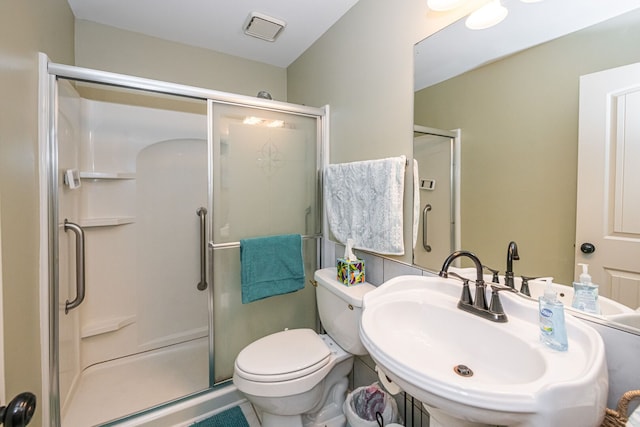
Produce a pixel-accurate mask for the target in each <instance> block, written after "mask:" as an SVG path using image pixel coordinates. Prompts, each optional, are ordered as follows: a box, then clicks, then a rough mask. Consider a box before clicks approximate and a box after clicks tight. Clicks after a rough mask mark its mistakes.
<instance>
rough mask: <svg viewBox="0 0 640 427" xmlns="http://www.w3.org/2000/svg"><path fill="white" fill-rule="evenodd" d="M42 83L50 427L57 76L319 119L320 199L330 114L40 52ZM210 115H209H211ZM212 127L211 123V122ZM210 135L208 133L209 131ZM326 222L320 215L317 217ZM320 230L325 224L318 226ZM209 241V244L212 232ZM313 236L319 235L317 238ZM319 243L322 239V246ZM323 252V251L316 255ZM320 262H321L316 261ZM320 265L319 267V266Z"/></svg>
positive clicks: (54, 413) (43, 283) (43, 280)
mask: <svg viewBox="0 0 640 427" xmlns="http://www.w3.org/2000/svg"><path fill="white" fill-rule="evenodd" d="M39 62H40V77H39V78H40V84H39V99H40V102H39V137H38V139H39V147H40V156H39V170H40V172H41V173H40V177H39V188H40V227H41V232H40V247H41V249H40V298H41V303H40V305H41V313H42V314H41V318H42V320H41V343H42V351H41V357H42V380H43V381H42V383H43V384H42V386H43V390H42V400H43V402H48V404H46V403H45V404H43V405H42V406H41V410H42V413H43V423H44V424H45V425H50V426H52V427H56V426H60V423H61V414H60V395H59V363H60V360H59V346H58V339H59V331H58V323H59V318H58V317H59V316H58V308H59V307H58V297H59V293H58V286H59V283H58V275H59V271H58V266H57V260H58V253H57V251H58V249H57V248H58V227H57V224H58V222H59V218H58V199H57V191H58V184H59V182H58V181H59V179H58V176H57V168H58V159H57V135H56V129H57V124H56V110H57V107H58V106H57V89H56V88H57V84H56V81H57V79H58V78H64V79H68V80H75V81H82V82H90V83H97V84H104V85H107V86H115V87H122V88H128V89H136V90H142V91H148V92H153V93H157V94H167V95H175V96H181V97H186V98H192V99H199V100H203V101H207V100H213V101H215V102H217V103H222V104H231V105H237V106H248V107H251V108H258V109H263V110H269V111H277V112H285V113H291V114H295V115H306V116H313V117H316V118H317V120H318V126H317V137H318V138H317V141H318V142H317V159H318V161H317V171H316V175H317V176H318V188H319V189H320V190H319V193H318V194H319V195H321V194H322V191H321V185H322V184H321V179H320V176H321V173H320V171H321V169H322V167H323V165H325V164H326V163H327V161H328V110H329V107H328V106H325V107H322V108H314V107H306V106H300V105H293V104H288V103H284V102H278V101H272V100H267V99H261V98H254V97H250V96H244V95H236V94H229V93H225V92H220V91H215V90H210V89H205V88H199V87H193V86H187V85H180V84H174V83H168V82H163V81H158V80H152V79H144V78H138V77H133V76H128V75H123V74H117V73H109V72H103V71H97V70H92V69H87V68H81V67H75V66H69V65H63V64H56V63H52V62H50V61H49V59H48V58H47V56H46V55H45V54H42V53H41V54H40V56H39ZM210 114H211V113H210V112H209V115H210ZM209 126H211V121H209ZM209 134H210V132H209ZM208 139H209V140H208V143H207V146H208V155H209V158H211V152H212V147H211V145H212V143H211V137H210V136H209V138H208ZM212 174H213V171H212V166H211V162H209V167H208V180H209V184H208V188H209V190H208V205H209V206H211V204H212V203H213V198H212V189H211V179H212ZM317 206H318V209H320V212H321V209H322V204H321V200H318V204H317ZM317 218H322V215H321V214H319V215H317ZM211 221H212V220H211V217H210V215H208V216H207V217H206V219H205V218H204V217H203V218H202V223H203V225H204V224H205V223H206V226H207V229H208V230H211ZM319 226H320V227H321V226H322V224H320V225H319ZM207 234H209V236H208V239H207V240H211V236H210V231H209V232H208V233H207ZM314 237H315V236H314ZM319 247H320V243H319V241H318V248H319ZM318 254H320V251H318ZM208 261H209V266H208V268H207V269H206V272H205V273H206V274H204V275H203V277H202V278H203V281H204V282H205V283H208V284H209V286H208V287H207V289H206V291H207V292H208V293H209V294H208V296H209V298H208V301H209V307H208V310H209V385H210V387H213V386H214V384H215V379H214V360H213V354H214V342H213V335H214V325H213V323H214V322H213V310H214V304H213V298H212V295H213V291H212V289H213V287H214V285H215V284H214V283H213V282H212V281H213V274H212V271H211V267H210V266H211V260H210V257H208ZM318 262H319V260H318ZM318 265H319V264H318Z"/></svg>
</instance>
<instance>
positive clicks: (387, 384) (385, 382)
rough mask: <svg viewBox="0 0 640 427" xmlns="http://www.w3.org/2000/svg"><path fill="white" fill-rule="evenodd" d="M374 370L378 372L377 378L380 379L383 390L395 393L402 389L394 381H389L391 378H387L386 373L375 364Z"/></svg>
mask: <svg viewBox="0 0 640 427" xmlns="http://www.w3.org/2000/svg"><path fill="white" fill-rule="evenodd" d="M376 372H377V373H378V379H379V380H380V384H382V386H383V387H384V388H385V390H387V391H388V392H389V393H390V394H394V395H395V394H398V393H400V392H401V391H402V390H401V389H400V387H398V385H397V384H396V383H394V382H393V381H391V379H389V377H387V375H386V374H385V373H384V372H383V371H382V369H380V368H378V366H377V365H376Z"/></svg>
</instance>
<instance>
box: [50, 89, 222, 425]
mask: <svg viewBox="0 0 640 427" xmlns="http://www.w3.org/2000/svg"><path fill="white" fill-rule="evenodd" d="M58 87H59V91H58V93H59V102H58V106H59V108H58V112H57V113H58V114H57V117H58V120H57V123H58V129H57V135H58V138H57V158H58V166H57V176H58V177H59V178H60V179H58V192H57V204H58V209H57V213H58V215H57V223H58V227H59V228H58V241H59V246H58V248H59V249H58V252H59V259H60V263H59V266H60V268H59V275H58V276H59V279H58V280H59V289H60V292H59V304H58V306H59V312H58V318H59V337H60V340H59V355H60V369H59V370H60V385H59V390H60V406H61V420H62V425H63V426H65V427H74V426H78V427H84V426H88V425H96V424H100V423H103V422H106V421H109V420H112V419H115V418H120V417H123V416H126V415H129V414H132V413H135V412H138V411H141V410H143V409H147V408H149V407H153V406H157V405H160V404H163V403H166V402H169V401H172V400H175V399H177V398H181V397H184V396H186V395H189V394H192V393H195V392H198V391H201V390H205V389H207V388H208V387H209V385H210V381H209V376H210V375H209V359H210V358H209V354H210V352H209V335H210V334H209V323H210V322H209V310H208V308H209V301H210V299H211V294H210V292H211V290H210V289H209V287H208V286H205V284H206V282H207V280H208V278H207V277H204V278H203V277H202V273H203V272H206V265H203V264H201V263H202V262H206V259H203V257H202V256H201V252H202V248H203V245H205V244H206V241H205V240H204V239H203V234H204V229H203V227H204V226H205V225H206V224H205V220H206V217H205V216H204V215H206V212H207V208H208V206H209V200H208V194H209V190H208V145H207V123H206V114H204V113H205V109H206V105H205V103H204V101H199V102H194V101H185V100H181V99H178V98H175V99H174V98H171V97H166V96H161V97H160V96H155V95H150V94H146V93H144V92H138V91H131V90H127V91H125V90H122V89H118V90H117V91H111V90H107V89H105V88H104V87H100V86H96V85H89V86H87V85H76V86H75V88H74V86H73V85H72V84H70V82H68V81H64V80H59V81H58ZM94 98H98V99H94ZM185 110H187V111H185ZM189 110H195V112H192V111H189ZM197 110H199V111H200V112H197ZM73 301H75V302H73ZM71 302H73V303H71ZM105 402H109V404H108V405H105Z"/></svg>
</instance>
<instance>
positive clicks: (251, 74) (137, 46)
mask: <svg viewBox="0 0 640 427" xmlns="http://www.w3.org/2000/svg"><path fill="white" fill-rule="evenodd" d="M75 39H76V41H75V43H76V45H75V48H76V65H78V66H80V67H87V68H94V69H97V70H103V71H111V72H115V73H122V74H130V75H133V76H138V77H146V78H151V79H157V80H163V81H168V82H172V83H180V84H186V85H190V86H198V87H204V88H207V89H215V90H219V91H223V92H230V93H236V94H240V95H248V96H256V95H257V94H258V92H259V91H260V90H267V91H268V92H270V93H271V95H272V96H273V99H276V100H279V101H286V100H287V84H286V80H287V73H286V69H284V68H280V67H275V66H272V65H267V64H263V63H260V62H256V61H249V60H246V59H243V58H239V57H235V56H231V55H227V54H223V53H218V52H213V51H210V50H206V49H201V48H197V47H191V46H187V45H184V44H180V43H174V42H170V41H166V40H162V39H158V38H155V37H149V36H145V35H143V34H139V33H134V32H131V31H125V30H120V29H117V28H114V27H109V26H106V25H102V24H97V23H95V22H90V21H84V20H77V21H76V37H75Z"/></svg>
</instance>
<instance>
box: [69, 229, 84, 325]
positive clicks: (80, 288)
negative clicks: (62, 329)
mask: <svg viewBox="0 0 640 427" xmlns="http://www.w3.org/2000/svg"><path fill="white" fill-rule="evenodd" d="M67 230H71V231H73V232H74V233H75V235H76V298H75V299H74V300H73V301H69V300H67V301H66V302H65V303H64V314H68V313H69V311H70V310H73V309H74V308H76V307H77V306H79V305H80V304H82V301H84V290H85V281H84V230H83V229H82V227H80V226H79V225H78V224H75V223H73V222H70V221H68V220H66V219H65V220H64V231H65V232H66V231H67Z"/></svg>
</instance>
